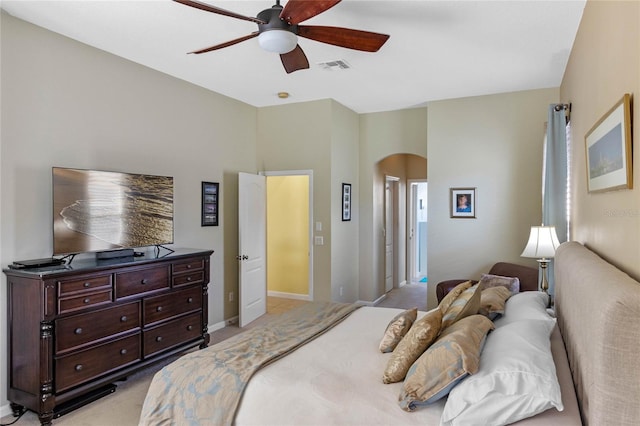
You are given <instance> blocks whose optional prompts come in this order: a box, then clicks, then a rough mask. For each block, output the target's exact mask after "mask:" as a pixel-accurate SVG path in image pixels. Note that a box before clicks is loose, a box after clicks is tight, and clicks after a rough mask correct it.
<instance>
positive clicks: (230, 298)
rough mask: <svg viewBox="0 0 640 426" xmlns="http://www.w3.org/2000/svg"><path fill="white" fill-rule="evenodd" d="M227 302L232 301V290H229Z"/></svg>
mask: <svg viewBox="0 0 640 426" xmlns="http://www.w3.org/2000/svg"><path fill="white" fill-rule="evenodd" d="M229 302H233V292H232V291H230V292H229Z"/></svg>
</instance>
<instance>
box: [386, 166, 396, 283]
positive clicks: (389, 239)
mask: <svg viewBox="0 0 640 426" xmlns="http://www.w3.org/2000/svg"><path fill="white" fill-rule="evenodd" d="M393 190H394V184H393V179H390V178H389V177H387V181H386V182H385V191H384V207H385V215H384V224H385V226H384V229H385V232H384V236H385V240H384V290H385V291H386V292H389V291H391V290H392V289H393V273H394V271H393V240H394V233H393V222H394V218H393V199H394V191H393Z"/></svg>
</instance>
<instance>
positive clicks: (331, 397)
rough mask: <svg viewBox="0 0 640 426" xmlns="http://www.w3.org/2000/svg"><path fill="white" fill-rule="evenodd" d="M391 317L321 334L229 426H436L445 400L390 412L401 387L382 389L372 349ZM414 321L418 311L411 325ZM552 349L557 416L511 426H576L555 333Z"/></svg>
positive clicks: (382, 360)
mask: <svg viewBox="0 0 640 426" xmlns="http://www.w3.org/2000/svg"><path fill="white" fill-rule="evenodd" d="M399 312H402V309H393V308H374V307H363V308H360V309H358V310H357V311H355V312H354V313H353V314H351V315H350V316H349V317H348V318H347V319H346V320H344V321H343V322H342V323H341V324H339V325H338V326H336V327H335V328H333V329H332V330H330V331H329V332H327V333H325V334H324V335H322V336H320V337H318V338H317V339H315V340H314V341H312V342H311V343H308V344H306V345H305V346H303V347H301V348H299V349H297V350H296V351H295V352H293V353H292V354H289V355H288V356H286V357H285V358H283V359H281V360H279V361H277V362H275V363H273V364H271V365H269V366H267V367H265V368H263V369H262V370H260V371H259V372H257V373H256V374H255V375H254V376H253V378H252V379H251V381H250V382H249V384H248V386H247V388H246V391H245V394H244V396H243V399H242V402H241V404H240V408H239V410H238V413H237V416H236V424H237V425H296V426H301V425H412V424H420V425H439V424H440V416H441V413H442V411H443V409H444V404H445V401H446V399H442V400H440V401H438V402H436V403H435V404H433V405H430V406H428V407H424V408H421V409H419V410H416V411H414V412H406V411H403V410H402V409H400V407H399V405H398V395H399V394H400V389H401V387H402V383H394V384H383V383H382V373H383V372H384V369H385V367H386V364H387V360H388V359H389V357H390V354H388V353H387V354H383V353H381V352H380V351H379V349H378V344H379V343H380V339H381V338H382V334H383V332H384V330H385V328H386V326H387V324H388V322H389V321H390V319H391V318H393V317H394V316H395V315H396V314H398V313H399ZM422 315H424V312H419V313H418V318H420V317H421V316H422ZM552 346H553V350H554V357H555V358H556V368H557V370H558V377H559V381H560V384H561V389H562V391H563V395H562V397H563V403H564V405H565V410H564V411H563V412H558V411H556V410H548V411H546V412H544V413H542V414H541V415H538V416H536V417H533V418H529V419H526V420H523V421H521V422H518V424H519V425H527V426H531V425H545V426H547V425H549V424H553V425H554V426H555V425H579V424H580V420H579V414H577V413H578V411H577V402H576V400H575V394H574V392H573V386H572V383H571V376H570V373H569V369H568V365H567V362H566V355H565V354H564V345H563V343H562V338H561V337H560V334H559V333H558V331H557V329H556V330H555V331H554V335H553V337H552ZM557 358H561V359H560V362H558V359H557ZM576 416H577V417H576Z"/></svg>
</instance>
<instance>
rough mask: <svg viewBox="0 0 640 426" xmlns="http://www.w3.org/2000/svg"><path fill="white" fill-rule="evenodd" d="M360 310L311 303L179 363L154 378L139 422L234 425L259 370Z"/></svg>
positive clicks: (351, 307)
mask: <svg viewBox="0 0 640 426" xmlns="http://www.w3.org/2000/svg"><path fill="white" fill-rule="evenodd" d="M358 307H359V306H357V305H353V304H344V303H319V302H314V303H306V304H304V305H301V306H300V307H298V308H295V309H293V310H291V311H289V312H286V313H284V314H282V315H279V316H278V317H277V318H276V319H274V320H273V321H270V322H269V323H267V324H265V325H263V326H258V327H255V328H253V329H250V330H248V331H245V332H243V333H240V334H238V335H236V336H234V337H231V338H229V339H227V340H225V341H223V342H220V343H218V344H216V345H214V346H210V347H208V348H206V349H203V350H200V351H196V352H192V353H190V354H187V355H185V356H183V357H181V358H179V359H177V360H176V361H174V362H173V363H171V364H169V365H167V366H166V367H164V368H163V369H162V370H160V371H159V372H158V373H156V375H155V376H154V377H153V380H152V382H151V385H150V386H149V391H148V393H147V397H146V398H145V401H144V405H143V406H142V414H141V415H140V423H139V424H140V425H149V426H151V425H153V426H159V425H176V424H180V425H204V424H215V425H230V424H232V423H233V420H234V418H235V415H236V411H237V409H238V405H239V404H240V400H241V398H242V394H243V392H244V389H245V388H246V386H247V383H248V382H249V379H250V378H251V376H253V374H254V373H255V372H256V371H258V370H259V369H260V368H262V367H264V366H266V365H267V364H269V363H271V362H273V361H275V360H277V359H279V358H281V357H282V356H284V355H287V354H288V353H289V352H292V351H294V350H295V349H297V348H298V347H300V346H302V345H304V344H305V343H307V342H309V341H311V340H313V339H315V338H316V337H318V336H320V335H322V334H323V333H324V332H326V331H327V330H329V329H330V328H332V327H333V326H334V325H336V324H338V323H339V322H340V321H342V320H343V319H344V318H346V317H347V316H348V315H349V314H351V313H352V312H353V311H355V310H356V309H357V308H358Z"/></svg>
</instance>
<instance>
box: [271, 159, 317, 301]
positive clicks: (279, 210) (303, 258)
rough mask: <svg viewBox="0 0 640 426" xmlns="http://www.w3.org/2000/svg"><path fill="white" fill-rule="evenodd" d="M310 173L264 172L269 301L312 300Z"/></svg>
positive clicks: (311, 175)
mask: <svg viewBox="0 0 640 426" xmlns="http://www.w3.org/2000/svg"><path fill="white" fill-rule="evenodd" d="M312 173H313V172H312V171H310V170H309V171H282V172H265V176H266V181H267V183H266V187H267V189H266V193H267V194H266V199H267V225H266V228H267V238H266V240H267V242H266V245H267V255H266V257H267V295H268V296H270V297H277V298H284V299H297V300H313V261H312V259H313V256H312V253H313V245H312V232H313V229H312V226H311V224H312V223H313V218H312V213H313V206H312V200H313V197H312V196H311V193H312V188H313V186H312V185H313V174H312Z"/></svg>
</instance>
